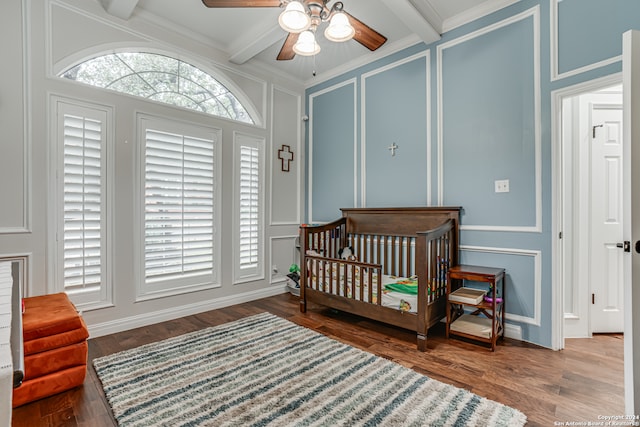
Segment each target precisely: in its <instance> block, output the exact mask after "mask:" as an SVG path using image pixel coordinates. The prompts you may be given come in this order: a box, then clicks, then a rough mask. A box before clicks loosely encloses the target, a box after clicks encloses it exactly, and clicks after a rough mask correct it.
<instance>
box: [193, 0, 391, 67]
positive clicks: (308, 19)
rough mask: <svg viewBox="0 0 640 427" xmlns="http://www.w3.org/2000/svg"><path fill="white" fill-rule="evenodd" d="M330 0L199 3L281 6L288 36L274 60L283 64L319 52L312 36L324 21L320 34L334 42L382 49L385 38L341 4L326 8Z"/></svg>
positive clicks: (209, 4) (281, 19) (218, 0)
mask: <svg viewBox="0 0 640 427" xmlns="http://www.w3.org/2000/svg"><path fill="white" fill-rule="evenodd" d="M330 1H331V0H202V3H204V5H205V6H207V7H212V8H222V7H284V10H283V12H282V13H281V14H280V17H279V18H278V22H279V24H280V26H281V27H282V28H283V29H284V30H285V31H287V32H288V33H289V35H288V36H287V38H286V40H285V41H284V44H283V45H282V48H281V49H280V53H279V54H278V57H277V59H278V60H279V61H286V60H290V59H293V58H294V57H295V56H296V54H298V55H303V56H312V55H315V54H317V53H318V52H320V46H319V45H318V43H317V42H316V39H315V33H316V30H317V28H318V26H320V24H322V23H324V22H329V26H328V27H327V28H326V30H325V32H324V35H325V37H326V38H327V39H329V40H331V41H335V42H343V41H347V40H351V39H352V38H353V39H354V40H355V41H357V42H358V43H360V44H361V45H363V46H364V47H366V48H367V49H369V50H371V51H374V50H376V49H378V48H379V47H380V46H382V45H383V44H384V43H385V42H386V41H387V38H386V37H385V36H383V35H382V34H380V33H379V32H377V31H376V30H374V29H373V28H371V27H369V26H368V25H367V24H365V23H363V22H362V21H360V20H358V19H357V18H354V17H353V16H351V15H350V14H349V13H347V12H345V11H344V10H343V8H344V6H343V4H342V2H341V1H337V2H335V3H334V4H333V5H332V6H331V7H330V8H329V7H328V6H327V3H329V2H330Z"/></svg>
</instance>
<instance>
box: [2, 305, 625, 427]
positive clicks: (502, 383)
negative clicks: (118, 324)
mask: <svg viewBox="0 0 640 427" xmlns="http://www.w3.org/2000/svg"><path fill="white" fill-rule="evenodd" d="M264 311H268V312H271V313H273V314H275V315H278V316H281V317H283V318H285V319H289V320H290V321H292V322H295V323H297V324H299V325H302V326H306V327H308V328H310V329H314V330H316V331H319V332H321V333H323V334H325V335H327V336H330V337H332V338H335V339H337V340H340V341H343V342H345V343H347V344H350V345H352V346H354V347H359V348H361V349H364V350H366V351H369V352H371V353H374V354H377V355H379V356H381V357H384V358H387V359H391V360H394V361H396V362H397V363H400V364H402V365H404V366H407V367H409V368H412V369H414V370H416V371H418V372H421V373H423V374H425V375H427V376H429V377H431V378H434V379H437V380H440V381H443V382H446V383H449V384H453V385H455V386H458V387H462V388H465V389H468V390H471V391H473V392H474V393H476V394H479V395H481V396H484V397H487V398H489V399H493V400H496V401H499V402H502V403H504V404H506V405H509V406H512V407H514V408H517V409H519V410H521V411H522V412H524V413H525V414H526V415H527V417H528V425H531V426H553V425H554V423H556V422H564V423H566V422H571V421H573V422H581V421H584V422H588V421H591V422H594V421H598V416H599V415H622V414H623V413H624V390H623V359H622V353H623V337H622V335H621V334H613V335H597V336H594V338H593V339H569V340H567V342H566V348H565V349H564V350H562V351H552V350H548V349H544V348H541V347H538V346H535V345H532V344H527V343H522V342H519V341H514V340H510V339H506V340H505V341H504V342H499V344H498V347H497V348H496V351H495V352H494V353H492V352H490V351H489V350H487V349H486V348H485V347H481V346H478V345H475V344H472V343H468V342H464V341H461V340H458V339H451V340H447V339H446V338H445V337H444V328H443V327H441V325H437V326H436V327H435V328H434V329H432V330H431V331H430V337H429V341H428V346H429V350H428V351H427V352H425V353H421V352H419V351H417V350H416V345H415V334H414V333H412V332H410V331H406V330H403V329H399V328H395V327H391V326H387V325H383V324H380V323H377V322H372V321H369V320H366V319H362V318H360V317H356V316H351V315H348V314H345V313H336V312H334V311H331V310H327V309H324V308H322V307H320V306H312V307H311V308H310V309H309V310H308V311H307V313H305V314H302V313H300V312H299V310H298V300H297V298H295V297H293V296H290V295H289V294H283V295H278V296H274V297H270V298H265V299H262V300H258V301H253V302H249V303H245V304H240V305H235V306H232V307H227V308H223V309H219V310H213V311H209V312H206V313H201V314H197V315H193V316H188V317H184V318H181V319H177V320H173V321H168V322H164V323H160V324H157V325H152V326H148V327H144V328H139V329H134V330H130V331H126V332H121V333H118V334H114V335H109V336H105V337H100V338H96V339H91V340H90V341H89V365H88V368H87V377H86V380H85V382H84V385H83V386H82V387H79V388H76V389H74V390H71V391H68V392H65V393H61V394H58V395H56V396H53V397H50V398H47V399H43V400H40V401H37V402H34V403H31V404H28V405H24V406H22V407H20V408H16V409H14V410H13V426H14V427H22V426H29V427H33V426H91V427H101V426H115V425H116V423H115V421H114V420H113V417H112V415H111V410H110V408H109V405H108V404H107V402H106V400H105V398H104V394H103V392H102V388H101V386H100V381H99V380H98V379H97V377H96V374H95V372H94V370H93V368H92V367H91V360H92V359H94V358H96V357H100V356H104V355H107V354H111V353H115V352H117V351H121V350H125V349H129V348H133V347H137V346H139V345H142V344H146V343H150V342H154V341H158V340H161V339H164V338H168V337H173V336H176V335H180V334H183V333H186V332H191V331H194V330H197V329H201V328H205V327H208V326H213V325H218V324H222V323H226V322H229V321H232V320H236V319H239V318H242V317H245V316H249V315H252V314H257V313H261V312H264ZM555 425H559V424H555ZM565 425H566V424H565Z"/></svg>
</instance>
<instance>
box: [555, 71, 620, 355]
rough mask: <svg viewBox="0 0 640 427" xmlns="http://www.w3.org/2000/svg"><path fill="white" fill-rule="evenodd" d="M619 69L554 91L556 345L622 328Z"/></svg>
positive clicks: (556, 346)
mask: <svg viewBox="0 0 640 427" xmlns="http://www.w3.org/2000/svg"><path fill="white" fill-rule="evenodd" d="M621 81H622V76H621V75H620V74H617V75H613V76H609V77H606V78H602V79H598V80H595V81H592V82H587V83H583V84H580V85H576V86H573V87H570V88H565V89H562V90H560V91H557V92H556V93H555V94H554V107H555V110H556V111H555V112H554V127H555V129H556V132H555V135H556V147H555V151H554V156H555V161H554V165H555V166H554V173H555V179H554V181H555V184H554V190H555V191H556V195H555V197H554V200H555V201H556V211H555V216H556V219H555V221H554V223H555V235H556V236H557V237H558V239H557V245H556V248H555V249H556V255H557V256H556V257H555V258H554V259H555V263H556V266H555V267H556V268H555V271H556V279H557V283H559V284H561V285H562V295H561V298H560V301H562V303H561V304H559V306H557V307H556V311H555V313H556V316H557V318H556V325H557V327H556V328H555V331H556V339H554V348H557V349H561V348H564V339H565V338H586V337H591V335H592V334H593V333H599V332H622V331H623V327H624V322H623V321H624V319H623V305H624V298H623V294H624V281H623V256H622V255H623V248H619V247H618V244H619V243H621V242H622V241H623V238H622V236H623V230H622V212H623V210H622V201H623V199H622V177H623V167H622V165H623V159H622V152H623V151H622V135H623V134H622V126H623V123H622V85H621Z"/></svg>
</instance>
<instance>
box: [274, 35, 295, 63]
mask: <svg viewBox="0 0 640 427" xmlns="http://www.w3.org/2000/svg"><path fill="white" fill-rule="evenodd" d="M299 35H300V34H299V33H289V35H288V36H287V39H286V40H285V41H284V44H283V45H282V48H281V49H280V53H278V58H277V59H278V61H289V60H291V59H293V58H294V57H295V56H296V53H295V52H294V51H293V45H294V44H296V42H297V41H298V36H299Z"/></svg>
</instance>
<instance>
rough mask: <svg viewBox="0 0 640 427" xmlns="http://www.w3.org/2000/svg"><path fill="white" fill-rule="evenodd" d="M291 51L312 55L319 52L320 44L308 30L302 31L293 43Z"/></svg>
mask: <svg viewBox="0 0 640 427" xmlns="http://www.w3.org/2000/svg"><path fill="white" fill-rule="evenodd" d="M293 51H294V52H295V53H296V54H298V55H302V56H312V55H315V54H317V53H319V52H320V45H319V44H318V43H317V42H316V38H315V36H314V35H313V33H312V32H311V31H309V30H306V31H303V32H301V33H300V35H299V36H298V41H297V42H296V44H294V45H293Z"/></svg>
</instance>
